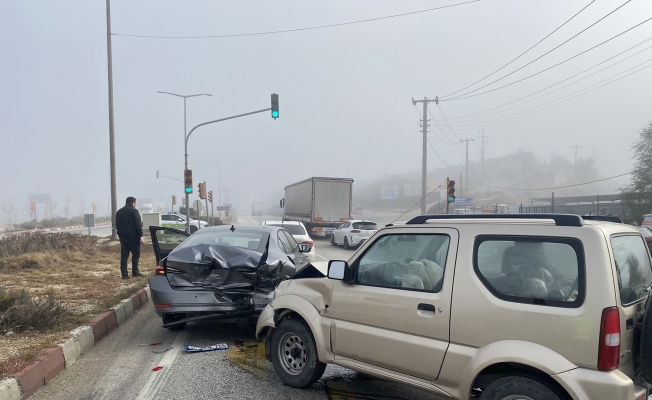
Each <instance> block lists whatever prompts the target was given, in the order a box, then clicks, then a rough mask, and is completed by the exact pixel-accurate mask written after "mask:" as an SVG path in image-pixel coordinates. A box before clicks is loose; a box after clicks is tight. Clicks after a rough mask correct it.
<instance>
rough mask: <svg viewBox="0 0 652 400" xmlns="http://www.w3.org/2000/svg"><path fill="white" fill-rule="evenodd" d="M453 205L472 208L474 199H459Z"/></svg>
mask: <svg viewBox="0 0 652 400" xmlns="http://www.w3.org/2000/svg"><path fill="white" fill-rule="evenodd" d="M453 205H455V206H472V205H473V197H458V198H456V199H455V201H454V202H453Z"/></svg>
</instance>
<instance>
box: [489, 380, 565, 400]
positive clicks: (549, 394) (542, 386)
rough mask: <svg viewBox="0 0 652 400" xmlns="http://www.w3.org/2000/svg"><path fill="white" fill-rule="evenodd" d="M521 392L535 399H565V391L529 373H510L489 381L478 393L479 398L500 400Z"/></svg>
mask: <svg viewBox="0 0 652 400" xmlns="http://www.w3.org/2000/svg"><path fill="white" fill-rule="evenodd" d="M513 394H521V395H525V396H528V397H531V398H533V399H536V400H566V399H567V396H566V394H565V393H562V392H560V391H559V390H558V389H557V388H555V387H554V386H552V385H550V384H549V383H547V382H546V381H545V380H543V379H541V378H539V377H537V376H535V375H529V374H511V375H507V376H504V377H502V378H498V379H496V380H495V381H493V382H491V383H490V384H489V386H487V387H486V388H485V389H484V390H483V391H482V395H480V400H501V399H503V398H504V397H505V396H508V395H513Z"/></svg>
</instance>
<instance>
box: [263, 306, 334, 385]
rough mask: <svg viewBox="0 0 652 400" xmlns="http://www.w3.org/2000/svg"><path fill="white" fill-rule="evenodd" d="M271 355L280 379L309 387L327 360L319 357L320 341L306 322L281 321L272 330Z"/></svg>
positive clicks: (321, 372) (317, 377) (323, 368)
mask: <svg viewBox="0 0 652 400" xmlns="http://www.w3.org/2000/svg"><path fill="white" fill-rule="evenodd" d="M270 353H271V358H272V364H273V365H274V369H275V370H276V373H277V374H278V376H279V378H281V381H282V382H283V383H285V384H286V385H290V386H293V387H298V388H302V387H306V386H310V385H312V384H313V383H315V382H317V381H318V380H319V378H321V377H322V375H323V374H324V370H325V369H326V364H324V363H322V362H320V361H319V358H318V356H317V345H316V344H315V339H314V337H313V336H312V333H311V332H310V328H308V327H307V326H306V324H305V323H303V322H301V321H297V320H293V319H286V320H283V321H281V323H280V324H279V325H278V328H276V329H274V331H273V332H272V348H271V351H270Z"/></svg>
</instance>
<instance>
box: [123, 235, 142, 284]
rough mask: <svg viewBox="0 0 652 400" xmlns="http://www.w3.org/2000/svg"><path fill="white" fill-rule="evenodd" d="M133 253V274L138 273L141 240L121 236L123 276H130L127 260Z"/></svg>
mask: <svg viewBox="0 0 652 400" xmlns="http://www.w3.org/2000/svg"><path fill="white" fill-rule="evenodd" d="M129 253H131V274H132V275H138V274H140V272H139V271H138V260H139V259H140V240H139V239H126V238H124V239H123V238H120V272H121V273H122V277H123V278H124V277H126V276H129V274H128V273H127V260H128V259H129Z"/></svg>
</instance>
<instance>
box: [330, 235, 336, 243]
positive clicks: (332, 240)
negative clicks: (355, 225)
mask: <svg viewBox="0 0 652 400" xmlns="http://www.w3.org/2000/svg"><path fill="white" fill-rule="evenodd" d="M331 245H333V246H337V243H335V235H334V234H331Z"/></svg>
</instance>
